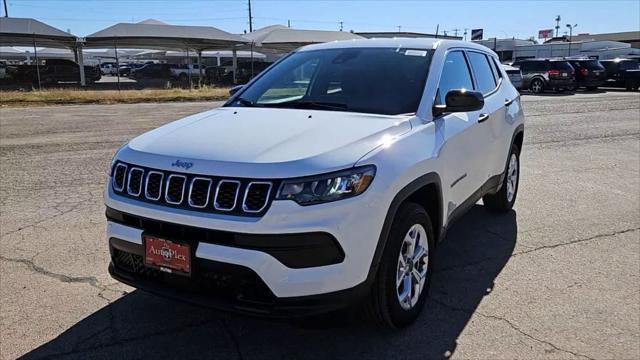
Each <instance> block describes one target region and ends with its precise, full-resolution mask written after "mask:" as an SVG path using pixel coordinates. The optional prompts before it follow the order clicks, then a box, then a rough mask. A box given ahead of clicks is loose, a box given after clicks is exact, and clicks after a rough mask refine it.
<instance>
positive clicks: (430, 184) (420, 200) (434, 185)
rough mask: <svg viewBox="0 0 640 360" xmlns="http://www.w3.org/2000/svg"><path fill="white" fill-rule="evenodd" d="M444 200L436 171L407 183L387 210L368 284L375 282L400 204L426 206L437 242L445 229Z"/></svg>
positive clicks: (370, 268) (368, 276)
mask: <svg viewBox="0 0 640 360" xmlns="http://www.w3.org/2000/svg"><path fill="white" fill-rule="evenodd" d="M442 201H443V200H442V186H441V182H440V176H439V175H438V174H437V173H435V172H431V173H428V174H425V175H422V176H420V177H419V178H417V179H415V180H413V181H412V182H410V183H409V184H407V185H406V186H405V187H403V188H402V190H400V191H399V192H398V193H397V194H396V196H395V197H394V198H393V200H392V201H391V205H389V209H388V210H387V215H386V216H385V219H384V224H383V226H382V231H381V232H380V237H379V238H378V244H377V246H376V250H375V252H374V254H373V259H372V261H371V265H370V267H369V273H368V275H367V280H366V282H367V283H368V284H371V283H373V281H374V280H375V277H376V274H377V272H378V267H379V265H380V261H381V260H382V255H383V254H384V250H385V248H386V245H387V238H388V236H389V233H390V231H391V225H392V224H393V220H394V218H395V216H396V213H397V212H398V209H399V208H400V206H401V205H402V204H404V203H405V202H415V203H417V204H419V205H422V206H423V207H424V208H425V210H426V211H427V213H428V214H429V217H430V218H431V223H432V225H433V233H434V235H435V240H436V241H435V242H436V244H437V243H438V242H439V241H440V240H441V236H442V235H444V229H443V228H442V221H443V215H444V214H443V205H442V204H443V202H442Z"/></svg>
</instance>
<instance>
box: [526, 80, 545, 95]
mask: <svg viewBox="0 0 640 360" xmlns="http://www.w3.org/2000/svg"><path fill="white" fill-rule="evenodd" d="M529 90H531V92H532V93H534V94H540V93H541V92H543V91H544V83H543V82H542V80H540V79H533V80H532V81H531V85H529Z"/></svg>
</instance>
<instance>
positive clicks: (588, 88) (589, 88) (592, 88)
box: [587, 86, 598, 91]
mask: <svg viewBox="0 0 640 360" xmlns="http://www.w3.org/2000/svg"><path fill="white" fill-rule="evenodd" d="M587 90H589V91H595V90H598V87H597V86H587Z"/></svg>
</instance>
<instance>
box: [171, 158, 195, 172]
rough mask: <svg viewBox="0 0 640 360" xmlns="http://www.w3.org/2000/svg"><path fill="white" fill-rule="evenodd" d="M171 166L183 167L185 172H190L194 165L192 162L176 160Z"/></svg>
mask: <svg viewBox="0 0 640 360" xmlns="http://www.w3.org/2000/svg"><path fill="white" fill-rule="evenodd" d="M171 166H175V167H181V168H184V169H185V170H189V169H190V168H191V167H192V166H193V163H192V162H187V161H181V160H176V161H175V162H174V163H172V164H171Z"/></svg>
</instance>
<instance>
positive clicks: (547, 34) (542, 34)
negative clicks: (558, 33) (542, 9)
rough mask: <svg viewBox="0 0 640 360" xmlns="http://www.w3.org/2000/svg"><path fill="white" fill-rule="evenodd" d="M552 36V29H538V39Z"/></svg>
mask: <svg viewBox="0 0 640 360" xmlns="http://www.w3.org/2000/svg"><path fill="white" fill-rule="evenodd" d="M552 36H553V29H544V30H538V39H548V38H550V37H552Z"/></svg>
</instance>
